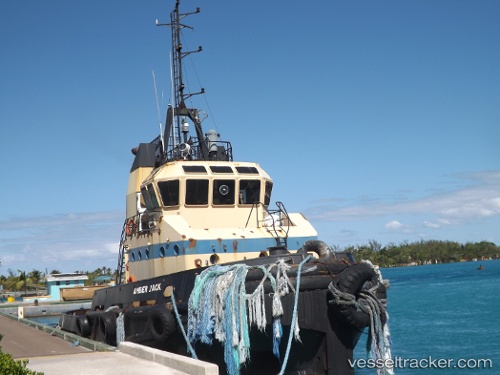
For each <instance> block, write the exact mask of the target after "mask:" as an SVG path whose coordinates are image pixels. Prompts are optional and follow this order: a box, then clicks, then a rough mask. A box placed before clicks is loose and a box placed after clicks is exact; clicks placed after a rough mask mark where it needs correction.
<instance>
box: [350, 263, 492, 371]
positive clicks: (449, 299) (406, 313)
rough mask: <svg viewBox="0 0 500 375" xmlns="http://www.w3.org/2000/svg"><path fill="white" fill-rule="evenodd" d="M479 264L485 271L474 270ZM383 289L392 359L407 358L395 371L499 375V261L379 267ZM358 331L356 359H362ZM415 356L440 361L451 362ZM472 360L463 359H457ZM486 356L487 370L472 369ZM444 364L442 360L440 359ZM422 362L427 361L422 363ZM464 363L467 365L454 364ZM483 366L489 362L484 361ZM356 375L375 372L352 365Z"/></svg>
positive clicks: (362, 347)
mask: <svg viewBox="0 0 500 375" xmlns="http://www.w3.org/2000/svg"><path fill="white" fill-rule="evenodd" d="M479 264H481V265H483V267H484V270H478V269H477V267H478V266H479ZM382 274H383V276H384V278H386V279H389V280H390V288H389V290H388V299H389V307H388V311H389V314H390V320H389V327H390V330H391V336H392V354H393V357H395V358H396V357H400V358H401V363H403V362H402V360H403V359H407V361H406V366H405V367H404V368H396V369H395V373H396V374H426V375H428V374H436V375H437V374H439V375H452V374H453V375H455V374H456V375H466V374H467V375H469V374H488V375H489V374H500V260H491V261H482V262H467V263H451V264H434V265H427V266H419V267H398V268H390V269H382ZM365 342H366V335H363V337H362V338H361V341H360V342H359V343H358V346H357V347H356V351H355V357H356V358H367V357H366V350H365V349H364V347H365ZM416 359H426V360H428V359H433V360H438V359H445V360H447V361H449V362H450V366H447V365H445V366H444V367H445V368H437V367H436V366H438V362H437V361H435V362H433V363H432V362H428V361H423V362H421V366H422V367H427V368H410V365H412V366H417V367H418V366H419V364H418V363H416ZM461 359H465V360H468V359H472V361H469V362H468V363H465V362H464V361H460V363H458V362H457V361H459V360H461ZM476 359H488V360H490V361H491V363H492V368H486V369H485V368H472V367H476V366H477V364H478V363H477V362H475V361H474V360H476ZM441 363H442V364H444V362H443V361H441ZM427 364H429V365H428V366H427ZM467 364H468V365H469V367H471V368H463V369H462V368H457V367H456V366H463V365H467ZM485 364H486V365H487V367H489V366H488V364H489V362H485ZM355 373H356V375H366V374H375V370H374V369H367V368H357V369H356V371H355Z"/></svg>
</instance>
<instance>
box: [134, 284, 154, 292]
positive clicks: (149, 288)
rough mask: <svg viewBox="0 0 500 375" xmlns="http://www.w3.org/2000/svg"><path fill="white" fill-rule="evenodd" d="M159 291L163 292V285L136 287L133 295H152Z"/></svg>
mask: <svg viewBox="0 0 500 375" xmlns="http://www.w3.org/2000/svg"><path fill="white" fill-rule="evenodd" d="M158 290H161V283H159V284H151V285H144V286H138V287H135V288H134V293H133V294H142V293H151V292H156V291H158Z"/></svg>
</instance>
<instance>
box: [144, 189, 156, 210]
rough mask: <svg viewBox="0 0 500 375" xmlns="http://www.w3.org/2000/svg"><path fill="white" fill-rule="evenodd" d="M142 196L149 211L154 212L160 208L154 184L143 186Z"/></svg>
mask: <svg viewBox="0 0 500 375" xmlns="http://www.w3.org/2000/svg"><path fill="white" fill-rule="evenodd" d="M141 194H142V198H143V199H144V203H145V204H146V208H147V209H148V210H154V209H156V208H159V207H160V205H159V203H158V198H157V197H156V193H155V189H154V188H153V184H149V185H148V186H146V187H144V186H143V187H142V188H141Z"/></svg>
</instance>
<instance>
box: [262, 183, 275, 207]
mask: <svg viewBox="0 0 500 375" xmlns="http://www.w3.org/2000/svg"><path fill="white" fill-rule="evenodd" d="M272 191H273V183H272V182H271V181H266V194H265V196H264V206H269V205H270V204H271V193H272Z"/></svg>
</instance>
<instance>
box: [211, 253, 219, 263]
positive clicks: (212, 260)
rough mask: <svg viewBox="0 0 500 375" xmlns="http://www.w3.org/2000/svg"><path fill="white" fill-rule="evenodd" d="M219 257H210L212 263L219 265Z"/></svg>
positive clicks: (213, 255)
mask: <svg viewBox="0 0 500 375" xmlns="http://www.w3.org/2000/svg"><path fill="white" fill-rule="evenodd" d="M219 259H220V258H219V256H218V255H217V254H212V255H210V263H212V264H217V263H219Z"/></svg>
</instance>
